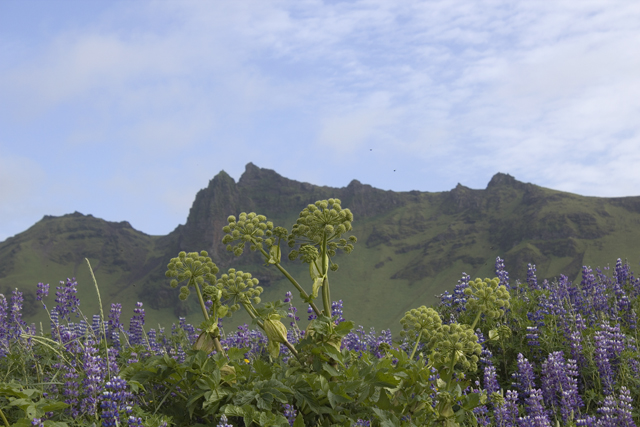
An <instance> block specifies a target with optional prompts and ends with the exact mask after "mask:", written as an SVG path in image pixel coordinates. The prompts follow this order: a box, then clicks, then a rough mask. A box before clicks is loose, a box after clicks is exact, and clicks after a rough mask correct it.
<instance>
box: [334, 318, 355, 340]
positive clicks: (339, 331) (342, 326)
mask: <svg viewBox="0 0 640 427" xmlns="http://www.w3.org/2000/svg"><path fill="white" fill-rule="evenodd" d="M354 326H355V324H354V323H353V322H352V321H351V320H347V321H345V322H340V323H338V325H337V326H336V328H335V330H334V332H335V333H336V335H338V336H340V337H344V336H346V335H347V334H348V333H349V332H351V330H352V329H353V327H354Z"/></svg>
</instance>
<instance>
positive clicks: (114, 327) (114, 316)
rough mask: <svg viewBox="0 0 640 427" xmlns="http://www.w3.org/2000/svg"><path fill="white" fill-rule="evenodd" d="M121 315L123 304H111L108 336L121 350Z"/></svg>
mask: <svg viewBox="0 0 640 427" xmlns="http://www.w3.org/2000/svg"><path fill="white" fill-rule="evenodd" d="M120 313H122V304H111V310H109V328H108V329H107V336H108V337H109V341H110V342H111V343H112V344H113V346H114V347H116V348H120V327H121V325H120Z"/></svg>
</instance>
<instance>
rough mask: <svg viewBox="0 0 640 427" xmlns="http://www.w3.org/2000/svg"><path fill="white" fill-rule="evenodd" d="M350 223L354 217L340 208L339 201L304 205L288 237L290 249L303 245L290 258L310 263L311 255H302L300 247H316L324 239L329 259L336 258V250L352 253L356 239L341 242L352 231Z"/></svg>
mask: <svg viewBox="0 0 640 427" xmlns="http://www.w3.org/2000/svg"><path fill="white" fill-rule="evenodd" d="M352 221H353V214H352V213H351V211H350V210H349V209H342V207H341V206H340V200H339V199H329V200H319V201H317V202H316V203H315V204H313V205H309V206H307V207H306V208H304V209H303V210H302V212H300V216H299V218H298V220H297V221H296V223H295V224H294V225H293V228H292V230H291V234H289V237H288V240H289V242H288V243H289V247H291V248H293V247H294V246H295V245H296V243H300V244H301V245H302V246H301V248H300V251H293V252H292V254H293V255H290V256H289V258H292V259H295V258H296V257H298V256H299V257H300V259H302V261H304V262H309V258H310V255H311V254H309V253H303V252H302V248H303V247H304V246H306V245H310V246H315V247H318V246H319V245H320V244H322V242H323V241H324V240H325V239H326V241H327V254H328V256H330V257H333V256H335V254H336V250H337V249H341V250H343V251H345V252H346V253H351V251H352V250H353V248H354V246H353V244H354V243H356V241H357V239H356V238H355V236H350V237H349V238H348V239H344V238H342V235H343V234H345V233H346V232H348V231H351V230H352V226H351V222H352Z"/></svg>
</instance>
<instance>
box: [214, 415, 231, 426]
mask: <svg viewBox="0 0 640 427" xmlns="http://www.w3.org/2000/svg"><path fill="white" fill-rule="evenodd" d="M228 421H229V420H227V416H226V415H225V414H222V416H221V417H220V421H219V422H218V425H217V426H216V427H233V426H232V425H231V424H227V422H228Z"/></svg>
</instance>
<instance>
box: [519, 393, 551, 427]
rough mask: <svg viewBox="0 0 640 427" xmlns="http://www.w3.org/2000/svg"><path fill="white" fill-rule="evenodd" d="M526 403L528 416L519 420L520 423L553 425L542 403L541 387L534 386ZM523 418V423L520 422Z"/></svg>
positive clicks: (539, 426)
mask: <svg viewBox="0 0 640 427" xmlns="http://www.w3.org/2000/svg"><path fill="white" fill-rule="evenodd" d="M525 405H526V406H525V410H526V412H527V416H526V417H524V418H520V419H519V420H518V423H519V425H521V426H522V425H527V426H529V425H530V426H534V427H551V423H550V422H549V417H548V416H547V413H546V411H545V410H544V406H543V404H542V391H541V390H540V389H537V388H534V389H532V390H531V391H530V394H529V397H527V398H526V399H525ZM521 420H522V423H521V422H520V421H521Z"/></svg>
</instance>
